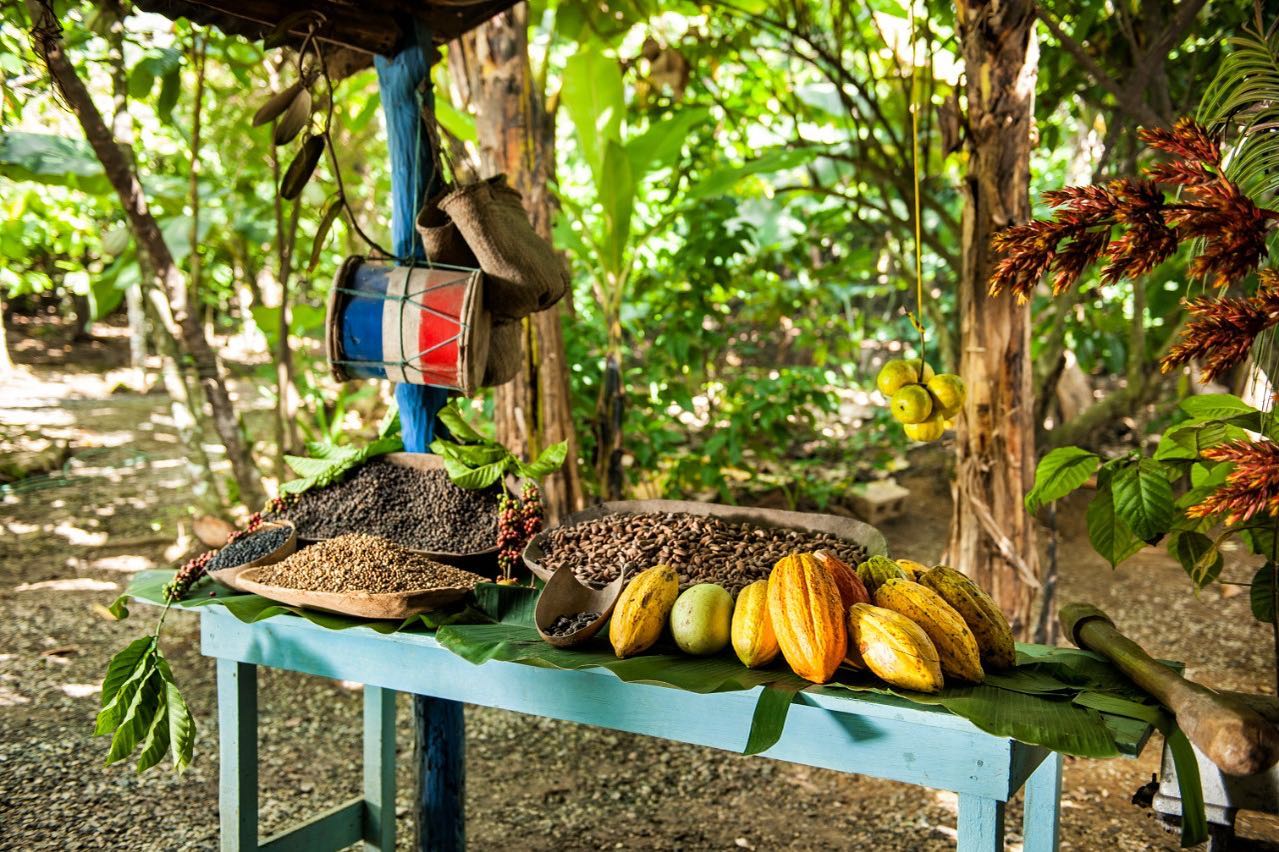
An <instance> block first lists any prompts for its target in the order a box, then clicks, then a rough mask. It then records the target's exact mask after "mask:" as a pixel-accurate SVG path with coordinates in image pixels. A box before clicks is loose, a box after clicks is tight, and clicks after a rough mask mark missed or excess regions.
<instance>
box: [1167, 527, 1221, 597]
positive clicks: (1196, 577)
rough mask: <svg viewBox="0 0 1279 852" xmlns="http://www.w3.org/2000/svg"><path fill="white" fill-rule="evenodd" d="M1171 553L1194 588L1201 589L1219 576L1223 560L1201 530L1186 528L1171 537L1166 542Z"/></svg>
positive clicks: (1219, 552) (1210, 540)
mask: <svg viewBox="0 0 1279 852" xmlns="http://www.w3.org/2000/svg"><path fill="white" fill-rule="evenodd" d="M1168 552H1169V553H1171V554H1172V555H1173V556H1174V557H1175V558H1176V559H1177V561H1178V562H1180V563H1181V567H1182V568H1184V569H1185V571H1186V574H1187V575H1189V577H1190V580H1191V582H1193V583H1194V584H1195V588H1197V589H1202V588H1204V587H1205V586H1207V585H1208V584H1209V583H1211V582H1213V581H1214V580H1216V579H1217V578H1218V577H1219V576H1221V569H1222V566H1223V565H1224V564H1225V560H1224V559H1223V558H1222V555H1221V551H1220V550H1219V549H1218V547H1217V545H1216V544H1215V543H1214V542H1213V540H1212V539H1210V538H1208V536H1206V535H1204V534H1203V533H1201V532H1196V531H1194V530H1186V531H1184V532H1179V533H1177V534H1176V535H1174V536H1173V537H1172V540H1171V541H1169V543H1168Z"/></svg>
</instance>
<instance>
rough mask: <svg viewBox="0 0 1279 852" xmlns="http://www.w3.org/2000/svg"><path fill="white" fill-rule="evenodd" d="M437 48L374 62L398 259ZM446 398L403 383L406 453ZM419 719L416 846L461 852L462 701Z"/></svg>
mask: <svg viewBox="0 0 1279 852" xmlns="http://www.w3.org/2000/svg"><path fill="white" fill-rule="evenodd" d="M433 50H434V48H433V46H432V44H431V35H430V32H429V31H427V30H426V28H425V27H423V26H421V25H420V24H419V25H416V26H415V27H414V29H413V30H412V36H411V37H410V38H409V39H408V42H407V43H406V44H405V45H404V47H403V49H402V50H401V51H400V52H399V53H398V54H396V55H395V56H394V57H392V58H390V59H387V58H384V57H378V58H377V59H376V61H375V65H376V67H377V76H378V88H379V89H380V90H381V95H382V112H383V115H384V116H385V117H386V136H387V145H388V147H389V148H390V154H391V205H392V206H391V238H392V251H394V252H395V254H396V255H397V256H399V257H416V258H418V259H424V258H425V254H424V252H423V249H422V246H421V242H420V241H419V240H418V237H417V232H416V231H415V230H414V220H415V219H416V217H417V211H418V208H419V207H420V206H421V202H422V201H423V200H424V199H425V198H426V196H427V194H428V192H429V190H430V187H431V185H432V184H433V183H434V181H435V174H434V158H433V157H432V156H431V151H430V144H431V143H430V137H429V135H428V134H427V132H426V127H425V126H424V125H423V123H422V109H421V108H422V103H423V102H426V103H429V101H430V98H431V88H430V85H431V84H430V70H431V61H430V58H429V57H428V54H429V53H430V52H431V51H433ZM447 399H448V392H447V391H445V390H442V389H440V388H431V387H426V386H425V385H410V384H401V385H397V386H396V388H395V400H396V402H397V403H398V404H399V408H400V426H401V429H402V431H403V435H404V449H405V450H406V451H408V452H411V453H424V452H427V448H428V447H430V445H431V440H432V438H433V437H434V434H435V422H436V414H437V413H438V412H439V410H440V408H441V407H442V406H443V405H444V403H445V401H446V400H447ZM413 719H414V727H415V729H416V733H417V764H418V814H417V847H418V849H421V850H432V852H448V850H458V852H460V851H461V850H462V849H464V848H465V846H466V833H465V823H464V818H465V811H464V807H463V805H464V796H465V780H466V773H465V752H464V744H465V739H464V737H465V725H464V722H463V718H462V705H461V704H460V703H459V702H456V701H446V700H441V699H437V698H430V697H427V696H415V698H414V701H413Z"/></svg>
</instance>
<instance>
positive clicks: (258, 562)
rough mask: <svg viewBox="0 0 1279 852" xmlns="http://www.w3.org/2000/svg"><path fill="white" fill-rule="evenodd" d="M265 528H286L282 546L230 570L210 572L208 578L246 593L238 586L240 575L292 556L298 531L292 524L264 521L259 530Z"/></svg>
mask: <svg viewBox="0 0 1279 852" xmlns="http://www.w3.org/2000/svg"><path fill="white" fill-rule="evenodd" d="M266 527H288V528H289V537H288V538H287V539H285V542H284V544H282V545H280V546H279V547H277V548H276V549H275V550H273V551H271V552H270V553H268V554H267V555H266V556H262V557H259V558H258V559H254V560H253V561H252V562H246V563H244V564H243V565H232V566H231V567H230V568H219V569H218V570H216V571H210V572H209V576H210V577H212V578H213V579H214V580H217V581H218V582H219V583H221V584H222V585H224V586H229V587H231V588H232V589H234V590H235V591H237V592H247V591H248V589H246V588H244V587H243V586H241V585H240V579H239V578H240V575H241V574H243V573H244V572H245V571H249V570H251V569H253V568H261V567H262V566H264V565H274V564H275V563H277V562H282V561H283V560H285V559H287V558H288V557H290V556H292V555H293V552H294V551H296V550H297V549H298V531H297V529H296V528H295V527H294V526H293V524H291V523H289V522H288V521H265V522H263V524H262V526H261V527H260V528H259V530H261V529H265V528H266Z"/></svg>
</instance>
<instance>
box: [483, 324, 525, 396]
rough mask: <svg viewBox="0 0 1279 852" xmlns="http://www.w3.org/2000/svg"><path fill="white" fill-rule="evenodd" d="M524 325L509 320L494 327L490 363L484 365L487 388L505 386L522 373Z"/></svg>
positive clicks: (490, 346) (491, 336)
mask: <svg viewBox="0 0 1279 852" xmlns="http://www.w3.org/2000/svg"><path fill="white" fill-rule="evenodd" d="M523 335H524V324H523V323H522V322H520V321H519V320H509V321H507V322H502V323H498V324H496V325H494V326H493V332H492V334H491V335H490V336H489V354H488V361H487V362H486V363H485V365H484V378H483V379H482V380H481V382H480V384H482V385H483V386H484V387H486V388H491V387H496V386H497V385H504V384H506V383H507V382H509V381H510V380H511V379H513V378H515V374H516V373H518V372H519V371H520V367H521V366H523V363H524V349H523V346H522V345H521V344H522V343H523V340H522V338H523Z"/></svg>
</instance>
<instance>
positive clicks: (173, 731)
mask: <svg viewBox="0 0 1279 852" xmlns="http://www.w3.org/2000/svg"><path fill="white" fill-rule="evenodd" d="M164 701H165V706H166V707H167V709H168V716H169V743H170V746H171V748H172V752H173V766H174V768H175V769H177V770H178V772H184V771H186V768H187V767H188V766H190V765H191V757H192V755H193V754H194V753H195V719H193V718H191V713H190V711H189V710H187V703H186V701H184V700H183V699H182V693H181V692H179V691H178V686H177V684H175V683H174V682H173V681H172V679H169V680H167V681H165V684H164Z"/></svg>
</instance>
